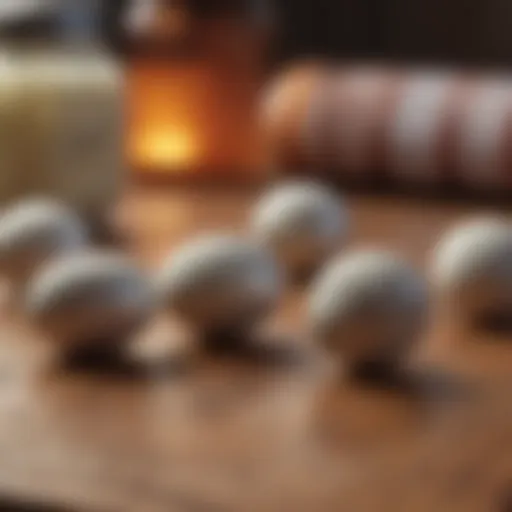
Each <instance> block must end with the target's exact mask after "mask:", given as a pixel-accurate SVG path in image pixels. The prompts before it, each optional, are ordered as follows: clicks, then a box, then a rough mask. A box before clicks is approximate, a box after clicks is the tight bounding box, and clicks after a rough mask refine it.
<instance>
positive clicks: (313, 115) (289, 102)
mask: <svg viewBox="0 0 512 512" xmlns="http://www.w3.org/2000/svg"><path fill="white" fill-rule="evenodd" d="M263 111H264V119H263V121H264V126H265V130H266V133H267V135H268V140H269V145H268V147H269V149H270V158H271V161H272V163H273V164H274V165H276V166H278V167H279V168H282V169H284V170H291V171H293V170H302V169H309V170H311V172H315V171H318V170H322V171H327V172H329V173H332V174H333V175H335V176H339V177H342V178H344V179H347V180H359V181H363V182H364V181H365V180H366V181H372V180H381V179H385V180H387V181H390V182H395V183H398V184H403V185H416V186H437V185H443V184H444V185H447V184H450V185H455V186H458V187H467V188H474V189H477V190H481V189H488V190H495V189H496V190H502V189H503V188H506V187H512V81H509V80H508V79H507V77H492V76H474V75H469V74H464V73H459V72H455V71H436V70H409V71H407V70H398V69H391V68H388V69H386V68H381V67H370V66H353V65H352V66H345V67H343V66H327V65H325V66H321V65H315V64H311V63H309V64H307V65H301V66H297V67H294V68H293V69H291V70H288V71H287V72H286V73H285V74H284V75H283V76H281V77H278V79H277V80H276V81H275V82H274V83H273V84H272V86H271V88H270V89H269V90H268V92H267V94H266V95H265V98H264V108H263Z"/></svg>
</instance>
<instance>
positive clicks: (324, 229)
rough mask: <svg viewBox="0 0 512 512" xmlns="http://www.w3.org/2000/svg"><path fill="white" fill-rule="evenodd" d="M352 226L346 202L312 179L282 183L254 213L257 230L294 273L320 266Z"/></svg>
mask: <svg viewBox="0 0 512 512" xmlns="http://www.w3.org/2000/svg"><path fill="white" fill-rule="evenodd" d="M348 229H349V218H348V212H347V210H346V207H345V205H344V203H343V201H342V200H341V199H340V198H339V197H338V196H337V195H336V194H335V193H333V192H331V191H330V190H328V189H327V188H325V187H323V186H322V185H319V184H317V183H312V182H293V183H286V184H284V185H278V186H277V187H275V188H273V189H272V190H270V191H269V192H268V193H267V194H265V195H264V196H263V197H262V198H261V199H260V201H259V202H258V203H257V205H256V207H255V209H254V212H253V215H252V231H253V233H254V234H255V236H256V237H257V238H258V239H259V240H261V241H262V242H263V243H265V244H266V245H267V246H268V247H269V248H270V249H271V250H272V251H273V252H274V253H275V254H276V257H277V258H278V259H279V260H280V261H281V263H282V264H283V267H284V268H285V269H286V270H287V272H289V273H290V275H292V276H295V275H301V274H303V273H305V272H310V271H311V270H314V269H316V268H318V267H320V266H321V265H322V264H323V263H324V261H325V260H326V259H327V258H328V257H329V256H330V255H331V254H332V253H333V252H334V251H335V250H336V249H338V248H339V247H340V246H341V245H342V244H343V243H344V241H345V239H346V237H347V234H348Z"/></svg>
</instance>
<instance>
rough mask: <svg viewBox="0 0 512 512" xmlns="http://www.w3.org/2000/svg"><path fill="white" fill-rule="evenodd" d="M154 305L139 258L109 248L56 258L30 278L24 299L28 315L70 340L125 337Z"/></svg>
mask: <svg viewBox="0 0 512 512" xmlns="http://www.w3.org/2000/svg"><path fill="white" fill-rule="evenodd" d="M153 306H154V300H153V293H152V290H151V286H150V283H149V280H147V279H146V278H145V276H144V275H143V273H142V272H141V271H140V270H139V268H138V267H137V266H136V264H135V263H133V262H132V261H131V260H130V259H128V258H126V257H124V256H122V255H119V254H117V253H113V252H107V251H89V252H84V253H80V254H70V255H65V256H62V257H60V258H57V259H55V260H52V261H51V262H49V263H48V264H46V265H44V266H43V268H42V269H41V270H40V271H39V272H37V273H36V275H35V276H34V277H33V279H32V280H31V281H30V282H29V285H28V287H27V292H26V299H25V308H26V313H27V316H28V317H29V318H30V319H31V320H33V321H34V322H35V323H36V325H38V326H40V327H41V328H42V329H43V330H44V331H45V332H46V333H47V334H48V335H49V336H50V337H51V338H52V339H53V340H54V341H56V342H61V343H64V344H67V345H73V344H86V343H88V342H89V341H95V340H103V341H104V340H105V339H109V340H110V339H111V340H112V341H116V342H117V341H124V339H120V338H126V337H127V336H129V335H130V334H131V333H133V332H134V330H136V329H138V328H139V327H140V326H141V324H142V323H143V322H144V321H145V320H146V319H147V318H148V317H149V315H150V313H151V311H152V308H153Z"/></svg>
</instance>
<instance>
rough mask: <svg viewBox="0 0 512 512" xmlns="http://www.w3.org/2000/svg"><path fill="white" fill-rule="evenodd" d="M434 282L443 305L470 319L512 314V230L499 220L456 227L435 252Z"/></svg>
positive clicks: (483, 219) (445, 236)
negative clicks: (486, 315)
mask: <svg viewBox="0 0 512 512" xmlns="http://www.w3.org/2000/svg"><path fill="white" fill-rule="evenodd" d="M431 278H432V281H433V284H434V287H435V289H436V291H437V294H438V295H439V296H440V298H441V299H442V301H444V302H445V304H446V305H448V306H449V308H450V309H451V310H452V311H454V312H457V313H459V314H461V315H462V316H463V317H466V318H467V319H469V318H471V317H474V316H475V315H476V316H479V315H481V314H483V315H485V314H486V313H495V312H500V313H503V312H506V311H510V313H511V314H512V228H511V227H510V226H509V225H508V224H507V223H506V222H505V221H502V220H501V219H499V218H477V219H471V220H469V221H466V222H463V223H461V224H459V225H457V226H455V227H454V228H452V229H451V230H449V231H448V232H447V233H446V234H445V235H444V236H443V237H442V238H441V240H440V241H439V243H438V244H437V245H436V247H435V249H434V252H433V256H432V262H431Z"/></svg>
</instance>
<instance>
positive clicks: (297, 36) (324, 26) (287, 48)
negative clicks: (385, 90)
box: [0, 0, 512, 68]
mask: <svg viewBox="0 0 512 512" xmlns="http://www.w3.org/2000/svg"><path fill="white" fill-rule="evenodd" d="M0 1H1V0H0ZM88 1H89V2H90V0H68V2H69V4H67V5H71V4H72V2H77V3H78V2H88ZM194 1H197V2H198V3H201V2H204V4H205V5H207V4H208V5H212V4H213V3H215V2H219V1H221V0H194ZM222 1H225V0H222ZM233 1H234V0H233ZM236 1H240V2H256V3H260V2H270V4H271V5H272V6H273V7H274V10H275V19H276V27H277V32H276V33H277V38H276V45H275V53H276V57H277V58H278V59H289V58H294V57H299V56H314V55H319V56H332V57H339V58H347V59H383V60H393V61H401V62H407V63H410V62H412V63H418V64H449V65H464V66H478V67H480V66H483V67H498V68H508V67H509V66H510V64H511V63H512V0H236ZM126 5H127V0H103V14H102V17H101V18H102V32H103V34H104V35H105V37H106V38H107V39H108V40H109V41H110V42H111V43H112V44H113V45H114V46H118V43H119V33H118V25H119V19H120V13H121V12H122V11H123V9H125V8H126ZM32 29H33V27H31V28H30V30H32Z"/></svg>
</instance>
